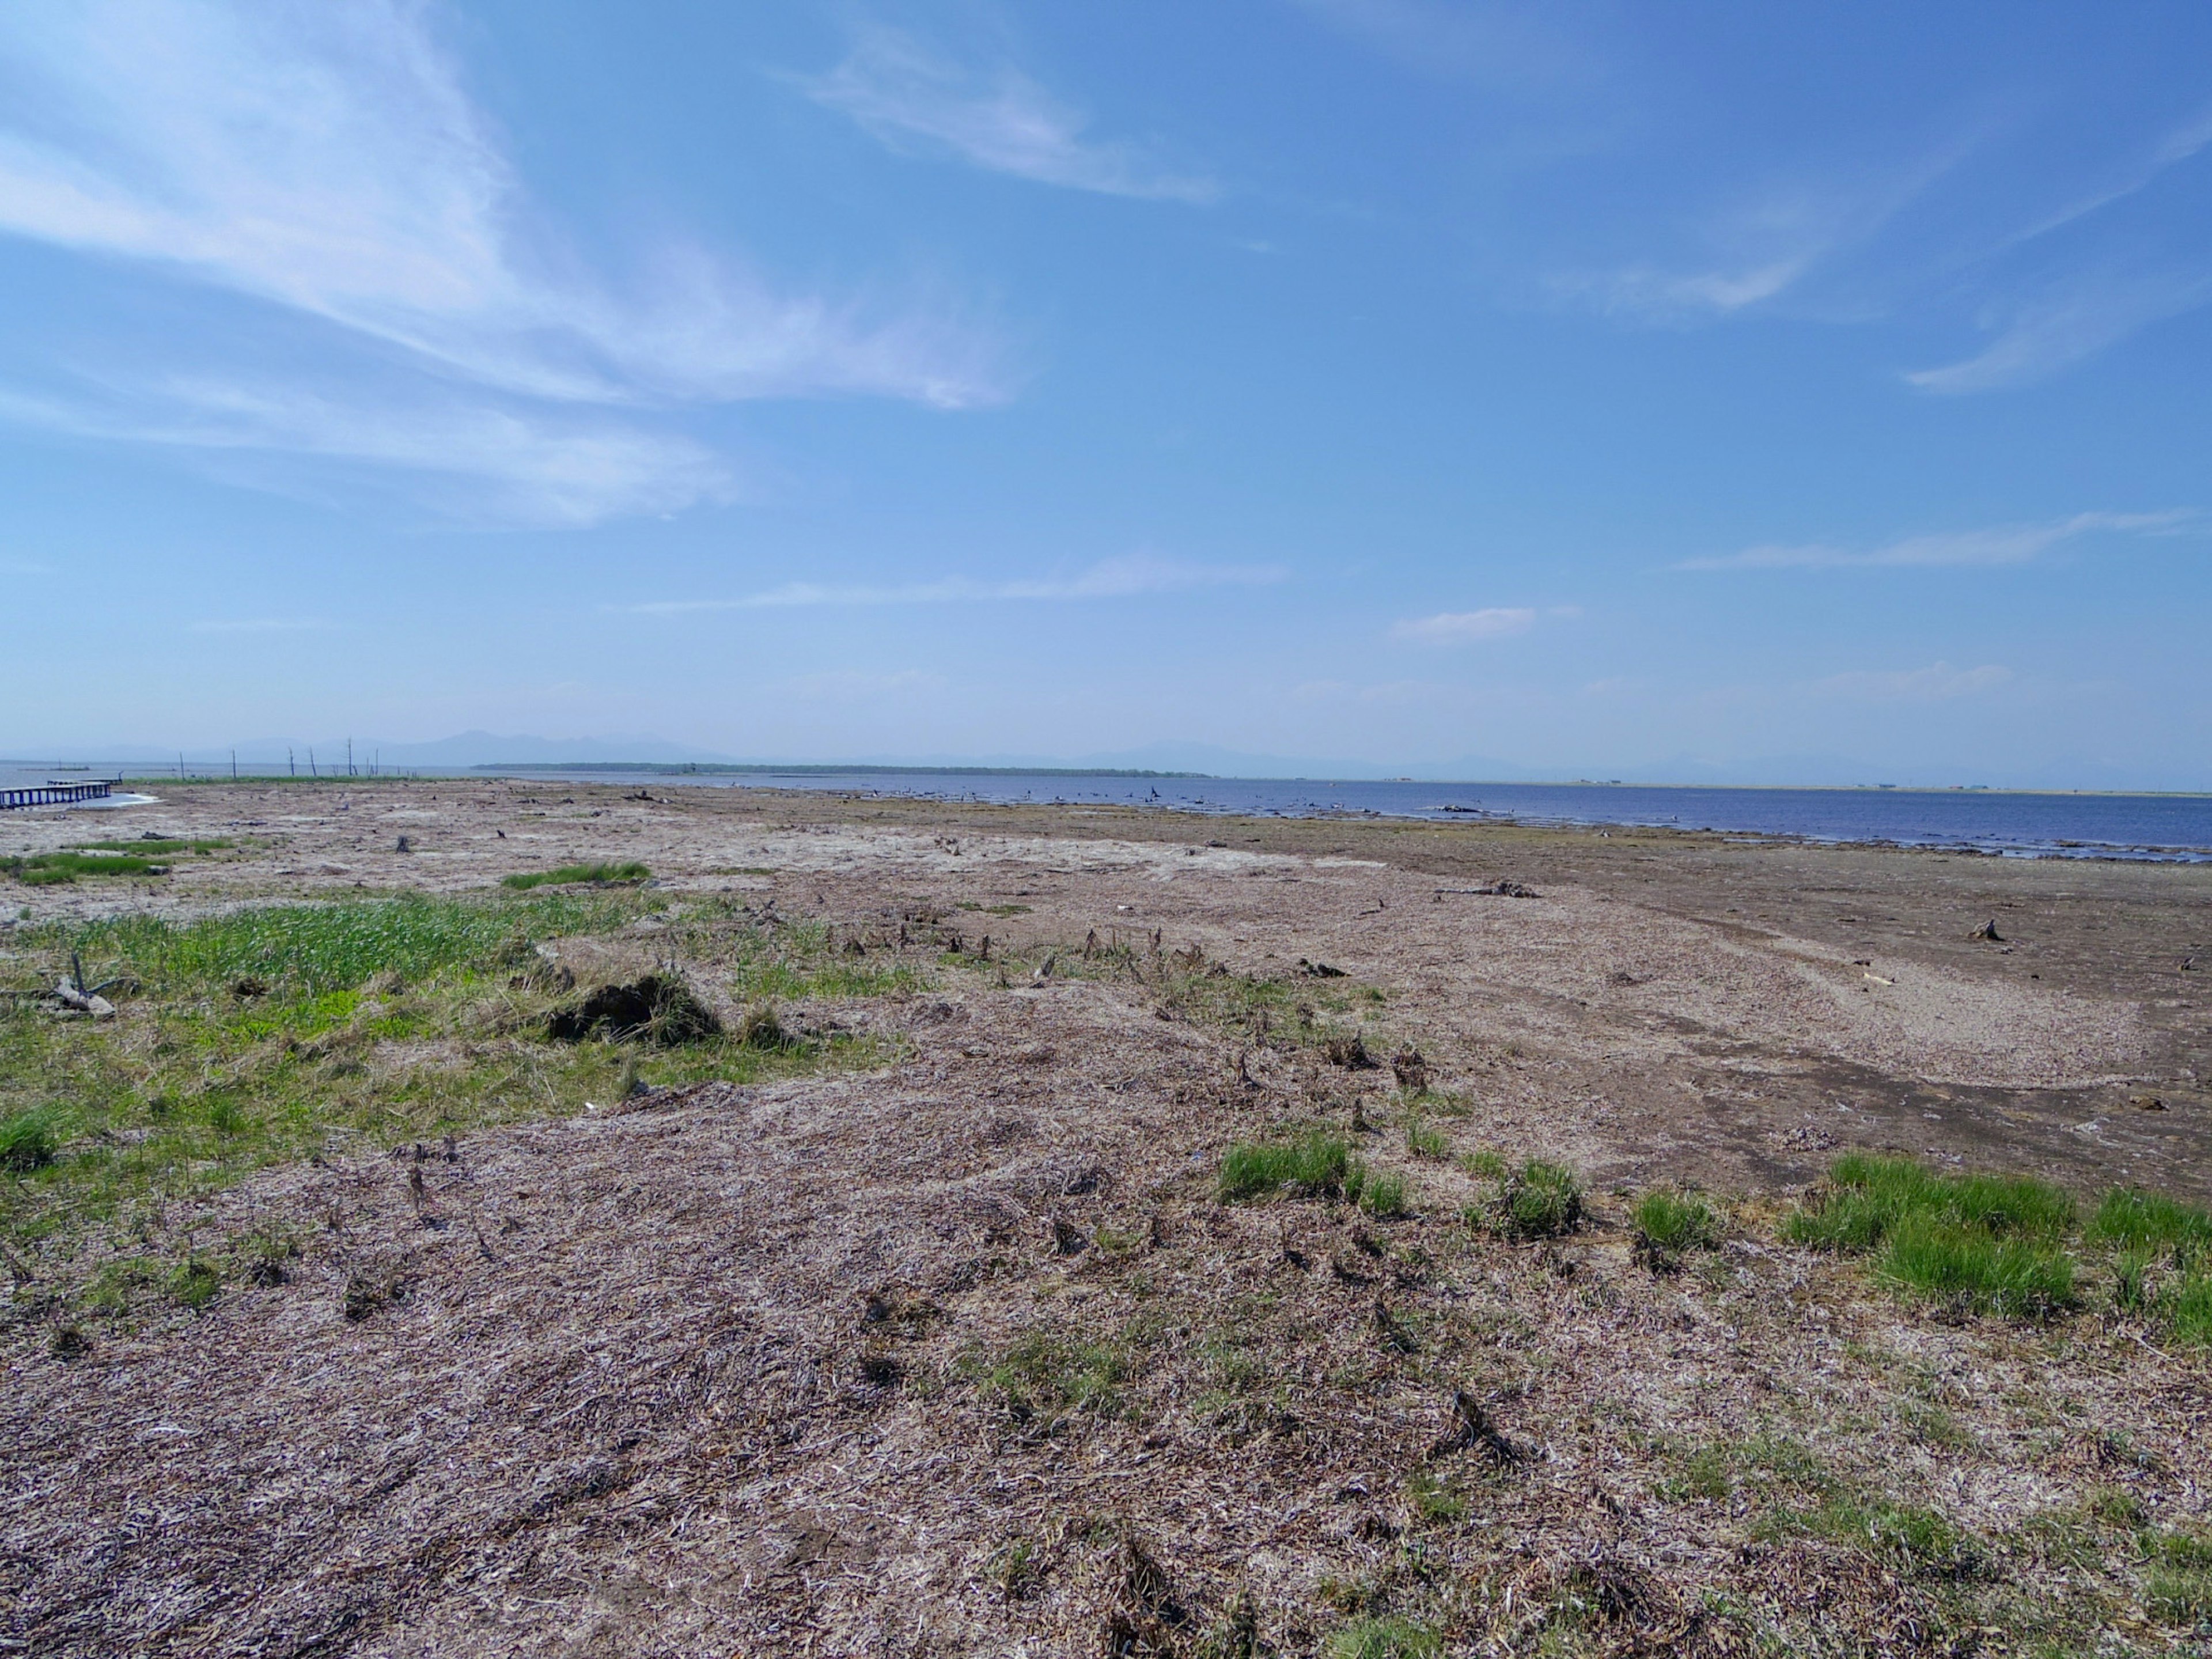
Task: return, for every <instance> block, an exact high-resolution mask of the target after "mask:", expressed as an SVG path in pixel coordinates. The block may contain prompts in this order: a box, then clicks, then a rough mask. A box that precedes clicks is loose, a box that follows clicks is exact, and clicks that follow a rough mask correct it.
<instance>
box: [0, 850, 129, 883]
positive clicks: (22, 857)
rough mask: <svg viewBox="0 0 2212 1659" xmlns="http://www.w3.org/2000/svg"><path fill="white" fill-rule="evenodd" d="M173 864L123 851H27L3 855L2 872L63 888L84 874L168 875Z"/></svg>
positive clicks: (0, 859)
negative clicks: (12, 855) (5, 856)
mask: <svg viewBox="0 0 2212 1659" xmlns="http://www.w3.org/2000/svg"><path fill="white" fill-rule="evenodd" d="M168 873H169V866H167V865H166V864H156V863H155V862H154V861H153V860H150V859H144V858H138V857H135V856H132V855H131V854H121V853H69V852H64V853H26V854H19V855H16V856H14V857H9V858H0V874H4V875H9V876H12V877H14V878H15V879H16V880H17V881H19V882H21V884H23V885H24V886H26V887H60V886H64V885H65V884H68V883H70V882H73V881H75V880H76V878H78V877H80V876H166V875H167V874H168Z"/></svg>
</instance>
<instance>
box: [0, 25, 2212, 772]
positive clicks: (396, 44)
mask: <svg viewBox="0 0 2212 1659" xmlns="http://www.w3.org/2000/svg"><path fill="white" fill-rule="evenodd" d="M0 284H4V288H0V292H4V293H5V294H6V295H7V297H8V301H9V303H8V304H7V305H6V306H5V307H0V490H4V500H5V501H6V503H7V509H8V510H7V512H6V513H5V515H4V518H0V592H4V593H5V594H6V595H7V608H8V611H9V613H10V614H9V623H10V625H9V628H8V629H7V638H8V641H9V648H8V650H7V651H6V652H5V653H0V750H5V751H6V752H9V753H15V754H34V755H44V754H49V753H59V752H62V751H65V750H92V749H95V748H100V747H103V746H112V745H114V744H144V745H146V746H147V747H149V749H150V748H154V747H157V746H158V747H161V748H164V749H174V748H177V747H179V746H183V747H189V748H194V749H211V748H221V747H223V746H225V745H228V744H237V743H246V744H257V743H259V744H263V746H265V743H266V741H270V740H295V741H301V742H317V741H322V742H327V741H329V740H330V739H331V738H334V737H337V736H338V735H340V734H343V733H348V732H350V733H355V734H360V735H362V736H364V737H368V736H372V735H373V736H374V738H379V739H382V740H385V741H389V742H394V743H397V742H401V741H405V740H420V739H430V738H441V737H444V736H446V735H447V734H449V733H452V732H457V731H460V730H464V729H469V728H489V729H490V730H493V731H496V732H533V733H539V734H544V735H547V736H551V737H556V738H566V737H581V736H590V735H605V734H618V735H647V734H649V735H652V736H653V737H656V738H662V739H666V740H669V741H671V742H676V743H682V744H692V745H696V746H697V747H700V748H702V749H709V750H715V751H719V752H723V753H728V754H733V755H740V756H747V757H783V758H799V757H807V758H878V759H884V758H945V757H1005V756H1016V755H1018V756H1024V757H1048V756H1049V757H1088V756H1094V755H1100V754H1109V753H1123V752H1128V751H1143V750H1148V749H1151V748H1152V746H1155V745H1159V744H1210V745H1216V746H1218V747H1220V748H1224V749H1228V750H1237V751H1243V752H1248V753H1261V754H1268V755H1280V756H1291V757H1324V758H1331V759H1340V760H1346V761H1364V762H1367V763H1374V764H1382V765H1393V766H1395V765H1401V764H1402V765H1406V766H1408V767H1413V766H1421V767H1426V768H1437V767H1442V768H1446V769H1449V767H1450V766H1451V764H1452V763H1454V762H1455V761H1457V760H1461V759H1463V758H1468V757H1480V758H1485V759H1489V760H1492V761H1495V762H1498V763H1504V764H1510V765H1512V766H1515V767H1520V768H1532V769H1556V770H1559V771H1563V772H1566V773H1570V774H1572V773H1576V772H1581V771H1595V772H1597V773H1599V774H1601V775H1643V776H1655V775H1665V774H1667V773H1668V771H1669V769H1673V770H1674V771H1676V772H1683V771H1685V769H1691V768H1696V767H1702V768H1706V769H1715V770H1716V773H1719V772H1725V773H1727V774H1729V775H1740V776H1742V777H1746V778H1751V777H1756V776H1759V775H1775V776H1779V775H1783V774H1785V773H1787V774H1792V775H1796V774H1802V773H1804V772H1805V771H1806V769H1808V768H1810V769H1812V770H1813V771H1815V772H1817V771H1820V769H1823V768H1826V769H1829V770H1841V771H1850V772H1853V775H1861V774H1859V773H1857V772H1856V771H1855V770H1854V769H1864V771H1865V772H1867V773H1875V772H1878V773H1881V774H1883V775H1893V776H1899V777H1917V776H1923V775H1925V776H1928V777H1930V778H1931V779H1936V780H1944V779H1949V778H1952V777H1953V776H1954V775H1955V778H1956V781H1990V782H2005V781H2021V780H2030V779H2033V780H2040V781H2082V782H2093V783H2103V784H2111V783H2120V782H2126V783H2133V784H2140V785H2144V786H2151V787H2212V696H2207V688H2206V675H2205V668H2204V664H2205V661H2206V659H2207V655H2208V653H2207V650H2206V623H2207V621H2208V618H2212V603H2208V601H2212V580H2208V575H2207V556H2208V551H2212V542H2208V537H2209V536H2212V489H2208V486H2207V477H2208V467H2207V463H2208V459H2212V458H2208V454H2207V447H2206V439H2207V432H2208V422H2207V416H2208V413H2212V12H2208V11H2207V10H2205V9H2204V8H2203V7H2202V6H2201V5H2170V6H2160V5H2153V4H2143V5H2132V4H2130V5H2126V6H2118V7H2114V6H2093V5H2087V4H2081V5H2034V4H2027V3H2015V4H2007V5H2004V6H1986V7H1978V6H1945V7H1929V6H1925V5H1915V6H1905V5H1893V6H1884V5H1867V4H1857V5H1851V6H1843V5H1835V6H1809V5H1808V6H1792V7H1772V6H1755V5H1750V4H1740V5H1733V6H1717V5H1696V4H1681V5H1667V6H1658V5H1644V6H1627V5H1605V4H1589V5H1572V4H1565V5H1559V4H1554V5H1541V6H1539V5H1526V6H1506V5H1486V4H1477V3H1447V0H1223V3H1219V4H1216V5H1210V6H1203V7H1193V6H1188V5H1169V4H1153V3H1145V0H1128V3H1123V4H1118V5H1115V6H1112V7H1073V6H1049V7H1047V6H1036V5H1031V6H1014V5H1011V4H1009V5H994V4H989V3H980V0H979V3H944V4H934V5H932V4H911V5H883V6H866V5H825V6H821V7H810V6H801V5H769V6H748V7H733V6H728V5H724V4H708V3H697V4H678V3H662V4H657V5H655V6H653V7H649V8H643V9H640V8H633V7H616V6H611V5H606V4H604V3H601V4H568V3H561V0H528V3H522V0H498V3H492V0H477V3H466V4H464V3H442V4H406V3H361V4H350V5H341V4H321V3H313V4H310V3H299V4H293V5H284V4H273V3H257V4H252V5H237V6H229V5H222V4H213V3H152V0H128V3H125V0H87V3H82V4H72V5H68V6H60V5H55V6H18V7H13V8H9V9H6V10H5V11H4V12H0ZM1839 781H1850V776H1844V777H1842V778H1841V779H1840V780H1839Z"/></svg>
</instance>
